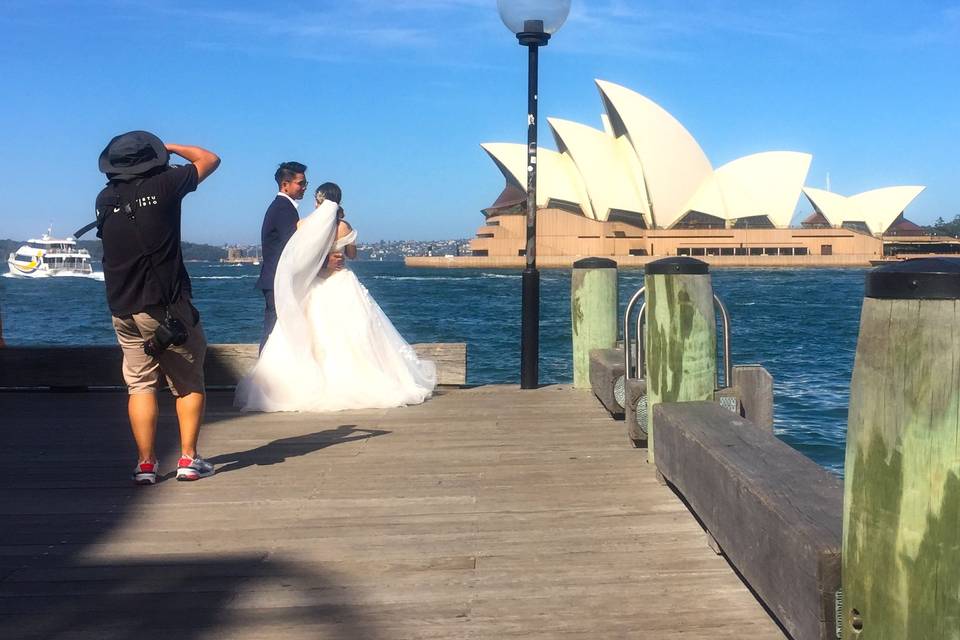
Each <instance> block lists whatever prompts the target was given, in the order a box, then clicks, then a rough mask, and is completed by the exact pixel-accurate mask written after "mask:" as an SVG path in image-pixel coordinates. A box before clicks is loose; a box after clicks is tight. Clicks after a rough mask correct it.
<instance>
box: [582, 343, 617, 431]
mask: <svg viewBox="0 0 960 640" xmlns="http://www.w3.org/2000/svg"><path fill="white" fill-rule="evenodd" d="M623 366H624V364H623V347H619V348H616V349H593V350H591V351H590V387H591V388H592V389H593V393H594V395H595V396H597V399H599V400H600V402H601V403H602V404H603V406H604V407H605V408H606V409H607V411H609V412H610V415H611V416H613V418H614V419H616V420H623V418H624V408H623V407H621V406H620V405H619V404H618V403H617V399H616V397H615V396H614V387H615V385H616V384H617V380H618V379H619V378H622V377H623Z"/></svg>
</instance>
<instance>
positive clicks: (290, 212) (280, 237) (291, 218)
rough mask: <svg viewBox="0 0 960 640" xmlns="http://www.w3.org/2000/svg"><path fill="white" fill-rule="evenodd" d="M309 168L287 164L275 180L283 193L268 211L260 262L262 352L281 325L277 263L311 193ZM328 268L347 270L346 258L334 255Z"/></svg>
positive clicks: (277, 173)
mask: <svg viewBox="0 0 960 640" xmlns="http://www.w3.org/2000/svg"><path fill="white" fill-rule="evenodd" d="M306 173H307V166H306V165H304V164H301V163H299V162H284V163H283V164H281V165H280V166H279V167H277V172H276V173H275V174H274V175H273V179H274V180H276V181H277V187H279V189H280V191H279V192H278V193H277V197H275V198H274V199H273V202H271V203H270V206H269V207H267V213H266V215H264V217H263V227H261V229H260V245H261V249H262V252H263V255H262V257H261V261H260V278H259V279H257V284H256V287H257V289H260V290H261V291H262V292H263V299H264V303H265V306H264V309H263V338H262V339H261V340H260V351H263V345H265V344H266V343H267V338H268V337H269V336H270V332H271V331H273V327H274V325H275V324H277V307H276V305H275V301H274V298H273V280H274V278H275V277H276V275H277V263H278V262H279V261H280V254H281V253H283V248H284V247H285V246H286V245H287V242H289V241H290V238H291V237H292V236H293V233H294V232H295V231H296V230H297V223H298V222H299V221H300V216H299V215H298V214H297V201H298V200H301V199H302V198H303V194H304V193H305V192H306V190H307V176H306ZM327 266H328V267H330V268H333V269H339V268H341V267H342V266H343V256H342V254H338V253H334V254H332V255H331V256H330V258H329V259H328V264H327Z"/></svg>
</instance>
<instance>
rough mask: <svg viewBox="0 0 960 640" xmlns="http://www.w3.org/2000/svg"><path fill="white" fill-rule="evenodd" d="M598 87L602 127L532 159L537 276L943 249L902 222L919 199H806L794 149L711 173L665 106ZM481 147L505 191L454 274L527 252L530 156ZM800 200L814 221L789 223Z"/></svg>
mask: <svg viewBox="0 0 960 640" xmlns="http://www.w3.org/2000/svg"><path fill="white" fill-rule="evenodd" d="M597 87H598V89H599V91H600V99H601V102H602V104H603V111H604V113H603V115H602V116H601V120H602V129H596V128H593V127H590V126H587V125H584V124H580V123H577V122H571V121H569V120H561V119H558V118H548V123H549V127H550V131H551V132H552V134H553V138H554V141H555V142H556V147H557V150H556V151H552V150H549V149H546V148H543V147H541V148H540V149H539V150H538V170H537V177H538V181H537V182H538V184H537V210H538V214H537V262H538V264H540V265H542V266H568V265H569V264H571V263H572V262H573V261H575V260H577V259H578V258H580V257H583V256H606V257H611V258H614V259H615V260H617V262H618V263H620V264H625V265H628V264H642V263H644V262H646V261H647V260H650V259H653V258H657V257H663V256H673V255H691V256H702V257H704V258H705V259H707V260H708V261H710V262H711V263H716V264H721V265H722V264H730V265H734V264H751V265H762V264H767V265H771V266H773V265H793V264H796V265H800V264H838V265H839V264H869V263H870V261H875V260H878V259H882V258H883V257H884V256H885V255H888V256H889V255H891V254H892V253H896V252H897V249H891V247H899V248H900V250H904V251H907V252H921V253H928V252H931V251H938V250H940V251H942V250H943V246H942V245H943V243H942V242H941V241H940V240H939V239H937V238H931V237H928V236H925V235H924V234H923V232H922V230H921V229H920V227H918V226H917V225H915V224H913V223H912V222H910V221H908V220H906V219H905V218H904V215H903V212H904V210H905V209H906V208H907V207H908V206H909V205H910V203H911V202H912V201H913V200H914V199H915V198H916V197H917V196H918V195H919V194H920V192H921V191H923V189H924V187H921V186H889V187H884V188H878V189H874V190H871V191H866V192H864V193H860V194H856V195H850V196H842V195H840V194H837V193H833V192H830V191H825V190H822V189H814V188H812V187H808V186H805V184H806V180H807V173H808V170H809V168H810V162H811V159H812V156H811V155H810V154H807V153H800V152H796V151H765V152H760V153H755V154H753V155H748V156H745V157H742V158H738V159H736V160H733V161H732V162H728V163H727V164H724V165H722V166H720V167H716V168H714V166H713V165H712V164H711V162H710V160H709V159H708V157H707V155H706V153H704V151H703V149H701V147H700V145H699V144H698V143H697V141H696V140H695V139H694V137H693V136H692V135H691V134H690V133H689V132H688V131H687V130H686V129H685V128H684V127H683V125H681V124H680V122H678V121H677V120H676V119H675V118H674V117H673V116H671V115H670V114H669V113H668V112H667V111H665V110H664V109H663V108H662V107H660V106H659V105H657V104H656V103H654V102H653V101H651V100H650V99H648V98H646V97H644V96H642V95H640V94H638V93H636V92H634V91H631V90H630V89H627V88H625V87H622V86H619V85H616V84H613V83H611V82H606V81H597ZM481 146H482V148H483V149H484V151H486V153H487V154H488V155H489V156H490V158H491V159H492V160H493V162H494V163H495V164H496V166H497V168H498V169H499V170H500V172H501V173H502V174H503V177H504V179H505V181H506V185H505V187H504V189H503V192H502V193H501V194H500V196H499V197H498V198H497V199H496V201H495V202H494V203H493V204H491V205H490V206H489V207H487V208H486V209H484V210H483V214H484V216H485V224H484V225H483V226H482V227H481V228H480V229H479V230H478V232H477V235H476V238H474V239H473V240H472V241H471V243H470V253H471V254H472V255H470V256H466V257H462V258H459V259H457V260H456V262H457V263H459V264H457V265H456V266H519V265H521V264H522V263H523V261H524V257H523V255H524V248H525V246H526V218H525V213H526V191H525V189H526V175H527V171H526V148H525V145H523V144H509V143H487V144H483V145H481ZM801 198H803V200H801ZM798 202H803V203H804V204H803V208H804V209H806V211H807V212H808V213H809V215H806V217H804V215H801V216H800V219H799V220H797V221H796V223H794V220H793V219H794V214H795V212H796V211H797V209H798V207H797V205H798ZM808 205H809V207H808ZM791 223H794V224H791ZM935 243H940V244H939V245H938V246H937V247H935V248H929V247H934V244H935ZM926 245H929V247H927V246H926ZM885 246H886V249H885ZM440 262H442V261H435V262H433V263H432V264H434V265H436V266H439V264H440ZM451 266H454V265H451Z"/></svg>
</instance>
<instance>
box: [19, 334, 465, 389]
mask: <svg viewBox="0 0 960 640" xmlns="http://www.w3.org/2000/svg"><path fill="white" fill-rule="evenodd" d="M413 348H414V350H415V351H416V352H417V355H418V356H420V357H421V358H424V359H427V360H433V361H434V362H435V363H436V364H437V384H438V385H441V386H461V385H464V384H466V382H467V345H466V344H465V343H462V342H457V343H427V344H415V345H413ZM257 352H258V345H256V344H211V345H209V346H208V347H207V356H206V361H205V363H204V373H205V376H206V382H207V386H208V387H210V388H218V387H233V386H236V384H237V382H238V381H239V380H240V379H241V378H242V377H243V376H244V375H246V374H247V372H248V371H250V369H251V368H252V367H253V365H254V363H255V362H256V361H257ZM121 361H122V354H121V352H120V347H117V346H93V347H7V348H4V349H0V389H33V388H53V389H90V388H111V387H122V386H124V384H123V376H122V375H121V372H120V364H121Z"/></svg>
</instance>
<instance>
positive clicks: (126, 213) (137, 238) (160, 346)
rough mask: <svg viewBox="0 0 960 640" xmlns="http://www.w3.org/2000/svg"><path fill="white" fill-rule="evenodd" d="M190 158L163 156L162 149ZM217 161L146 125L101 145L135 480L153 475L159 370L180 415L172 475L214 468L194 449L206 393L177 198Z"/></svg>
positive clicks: (106, 271) (108, 258)
mask: <svg viewBox="0 0 960 640" xmlns="http://www.w3.org/2000/svg"><path fill="white" fill-rule="evenodd" d="M171 153H172V154H176V155H178V156H181V157H182V158H185V159H186V160H188V161H189V164H187V165H185V166H170V164H169V159H170V154H171ZM219 165H220V158H218V157H217V156H216V155H215V154H213V153H211V152H210V151H207V150H205V149H201V148H200V147H191V146H185V145H179V144H166V145H165V144H164V143H163V142H161V141H160V139H159V138H157V137H156V136H155V135H153V134H151V133H148V132H146V131H131V132H129V133H124V134H122V135H119V136H117V137H115V138H114V139H113V140H111V141H110V143H109V144H108V145H107V147H106V148H105V149H104V150H103V152H102V153H101V154H100V171H101V172H103V173H105V174H106V176H107V178H108V183H107V186H106V187H105V188H104V189H103V191H101V192H100V194H99V195H98V196H97V203H96V207H97V229H98V231H97V235H98V236H100V237H101V239H102V240H103V275H104V281H105V285H106V293H107V304H108V305H109V307H110V312H111V313H112V315H113V328H114V331H115V332H116V335H117V341H118V342H119V343H120V347H121V349H122V351H123V378H124V381H125V382H126V384H127V389H128V392H129V398H128V412H129V417H130V427H131V429H132V430H133V438H134V440H135V441H136V445H137V453H138V462H137V466H136V468H135V469H134V474H133V480H134V482H136V483H137V484H155V483H156V481H157V466H158V464H157V457H156V451H155V441H156V433H157V415H158V407H157V397H156V393H157V390H158V389H159V388H160V384H161V381H162V378H166V381H167V383H168V384H169V386H170V391H171V392H172V393H173V395H174V396H175V398H176V409H177V419H178V421H179V423H180V460H179V462H178V463H177V480H198V479H200V478H203V477H206V476H209V475H212V474H213V472H214V469H213V465H211V464H210V463H209V462H207V461H205V460H204V459H203V458H202V457H201V456H200V455H199V454H198V453H197V438H198V436H199V433H200V424H201V421H202V419H203V411H204V402H205V399H206V395H205V390H204V379H203V361H204V356H205V354H206V349H207V341H206V337H205V336H204V333H203V326H202V325H201V323H200V314H199V313H198V312H197V310H196V308H194V306H193V305H192V304H191V300H190V299H191V293H192V291H191V286H190V278H189V276H188V275H187V270H186V267H185V266H184V264H183V254H182V252H181V248H180V215H181V212H180V204H181V200H183V198H184V196H186V195H187V194H188V193H190V192H192V191H194V190H195V189H196V188H197V185H198V184H200V183H201V182H203V180H204V179H205V178H207V177H208V176H209V175H210V174H211V173H213V172H214V171H215V170H216V169H217V167H218V166H219Z"/></svg>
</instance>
